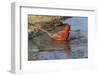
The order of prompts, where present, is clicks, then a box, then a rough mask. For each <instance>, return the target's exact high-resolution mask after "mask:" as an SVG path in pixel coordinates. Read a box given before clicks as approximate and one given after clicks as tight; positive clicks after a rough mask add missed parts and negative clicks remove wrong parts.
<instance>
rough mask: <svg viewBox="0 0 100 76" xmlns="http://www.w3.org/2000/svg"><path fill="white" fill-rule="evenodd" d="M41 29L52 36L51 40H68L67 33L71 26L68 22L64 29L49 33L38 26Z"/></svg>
mask: <svg viewBox="0 0 100 76" xmlns="http://www.w3.org/2000/svg"><path fill="white" fill-rule="evenodd" d="M40 30H41V31H44V32H46V33H47V34H48V35H49V36H50V38H52V39H53V40H62V41H64V40H68V38H69V34H70V32H71V26H70V25H69V24H66V25H65V27H64V30H62V31H59V32H57V33H54V34H53V33H51V32H48V31H47V30H44V29H42V28H40Z"/></svg>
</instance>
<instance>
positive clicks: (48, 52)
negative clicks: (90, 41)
mask: <svg viewBox="0 0 100 76" xmlns="http://www.w3.org/2000/svg"><path fill="white" fill-rule="evenodd" d="M73 35H74V36H73ZM81 35H82V34H81ZM87 46H88V45H87V37H85V36H81V37H79V36H78V35H75V34H71V35H70V38H69V40H68V41H54V40H52V39H51V38H50V37H49V36H48V35H47V34H46V33H44V34H42V35H40V36H38V37H36V38H34V39H32V40H29V41H28V60H30V61H31V60H54V59H77V58H88V50H87V49H88V47H87Z"/></svg>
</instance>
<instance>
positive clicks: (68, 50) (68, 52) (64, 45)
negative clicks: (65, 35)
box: [53, 40, 72, 55]
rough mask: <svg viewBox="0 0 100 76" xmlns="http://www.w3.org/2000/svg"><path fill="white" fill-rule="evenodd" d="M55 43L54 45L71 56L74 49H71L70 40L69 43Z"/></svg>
mask: <svg viewBox="0 0 100 76" xmlns="http://www.w3.org/2000/svg"><path fill="white" fill-rule="evenodd" d="M53 42H54V44H56V45H58V46H59V47H62V48H63V49H64V50H65V52H66V53H67V54H68V55H70V54H71V52H72V49H71V44H70V40H67V41H53Z"/></svg>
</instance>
